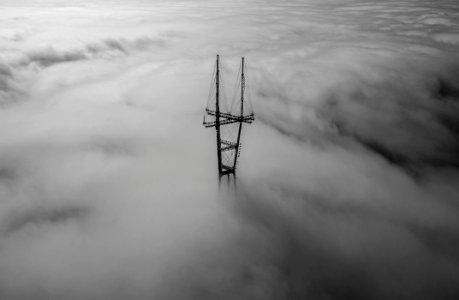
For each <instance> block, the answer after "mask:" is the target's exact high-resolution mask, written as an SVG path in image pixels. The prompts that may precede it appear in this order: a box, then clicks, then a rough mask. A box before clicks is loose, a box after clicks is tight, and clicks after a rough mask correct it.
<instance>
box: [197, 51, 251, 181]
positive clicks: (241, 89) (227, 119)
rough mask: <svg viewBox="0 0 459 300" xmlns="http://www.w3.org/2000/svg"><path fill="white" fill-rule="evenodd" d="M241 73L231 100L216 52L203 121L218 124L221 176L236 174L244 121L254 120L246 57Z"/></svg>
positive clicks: (208, 125)
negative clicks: (245, 65)
mask: <svg viewBox="0 0 459 300" xmlns="http://www.w3.org/2000/svg"><path fill="white" fill-rule="evenodd" d="M239 72H240V77H239V74H238V80H237V83H236V90H235V93H234V96H233V99H232V101H231V103H229V102H228V101H226V99H225V94H224V93H223V84H222V83H223V81H222V77H221V75H220V61H219V55H217V60H216V63H215V72H214V76H213V78H212V83H211V88H210V91H209V97H208V101H207V107H206V112H205V115H204V121H203V124H204V127H206V128H209V127H215V130H216V133H217V160H218V175H219V178H221V177H222V176H224V175H228V176H229V175H230V174H232V175H233V176H235V175H236V166H237V161H238V157H239V155H240V152H241V132H242V124H243V123H248V124H250V123H252V122H253V121H254V120H255V117H254V114H253V110H252V106H251V103H250V101H249V99H245V88H246V78H245V73H244V57H243V58H242V61H241V65H240V69H239ZM214 91H215V93H214Z"/></svg>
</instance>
